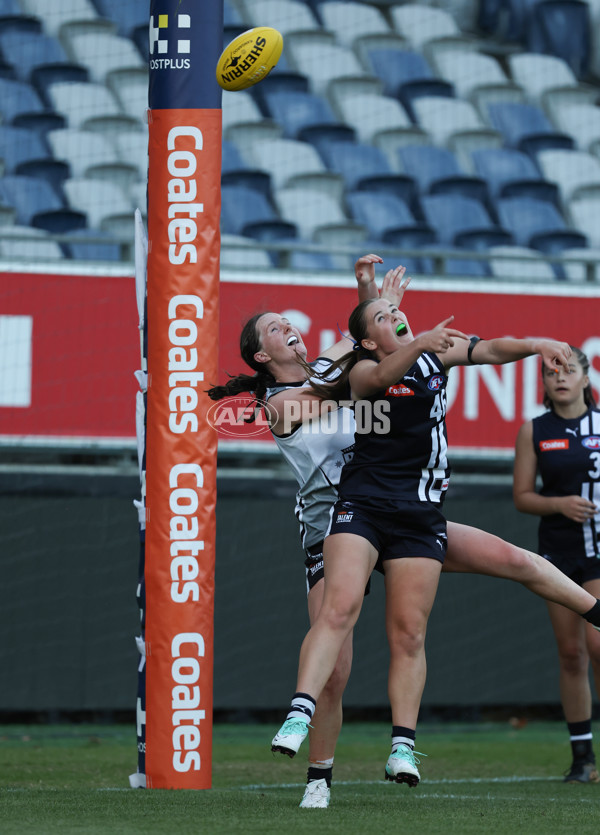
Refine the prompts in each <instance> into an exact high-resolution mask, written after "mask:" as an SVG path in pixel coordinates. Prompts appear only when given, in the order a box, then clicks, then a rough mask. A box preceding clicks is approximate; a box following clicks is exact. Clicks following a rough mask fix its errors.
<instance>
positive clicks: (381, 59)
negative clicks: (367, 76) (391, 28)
mask: <svg viewBox="0 0 600 835" xmlns="http://www.w3.org/2000/svg"><path fill="white" fill-rule="evenodd" d="M368 56H369V62H370V64H371V66H372V68H373V72H374V73H375V74H376V75H377V76H378V77H379V78H380V79H381V80H382V82H383V85H384V86H383V92H384V93H385V95H387V96H393V97H396V98H398V99H399V101H400V102H401V103H402V105H403V106H404V108H405V109H406V112H407V113H408V114H409V116H410V117H411V119H412V120H413V121H416V116H415V113H414V111H413V109H412V101H413V99H415V98H419V97H420V96H448V97H450V98H451V97H453V96H454V87H453V85H452V84H450V83H449V82H448V81H444V80H442V79H441V78H436V76H435V75H434V74H433V72H432V70H431V67H430V66H429V64H428V63H427V61H426V60H425V57H424V56H423V55H421V54H420V53H419V52H413V51H411V50H401V49H397V48H396V49H393V48H387V49H371V50H369V53H368Z"/></svg>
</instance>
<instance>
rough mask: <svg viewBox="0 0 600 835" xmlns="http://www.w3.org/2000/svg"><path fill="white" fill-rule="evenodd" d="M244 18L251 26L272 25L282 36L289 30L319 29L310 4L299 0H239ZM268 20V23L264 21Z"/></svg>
mask: <svg viewBox="0 0 600 835" xmlns="http://www.w3.org/2000/svg"><path fill="white" fill-rule="evenodd" d="M238 5H239V6H240V7H241V9H242V11H243V14H244V20H245V21H247V22H248V23H250V24H251V25H252V26H265V25H268V26H272V27H273V28H274V29H278V30H279V31H280V32H281V34H282V35H283V37H284V38H286V36H288V35H289V34H290V33H291V32H306V31H310V30H311V29H312V30H315V31H320V29H321V26H320V24H319V21H318V20H317V18H316V17H315V15H314V14H313V12H312V10H311V8H310V6H308V5H306V4H305V3H302V2H300V0H286V2H285V3H282V2H281V0H241V3H240V4H238ZM266 20H268V21H269V22H268V24H266V23H265V21H266Z"/></svg>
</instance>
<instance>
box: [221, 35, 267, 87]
mask: <svg viewBox="0 0 600 835" xmlns="http://www.w3.org/2000/svg"><path fill="white" fill-rule="evenodd" d="M282 49H283V38H282V36H281V32H278V31H277V29H272V28H271V27H270V26H257V27H256V28H254V29H248V31H247V32H242V34H241V35H238V36H237V38H234V39H233V40H232V41H231V43H230V44H229V45H228V46H226V47H225V49H224V50H223V52H222V53H221V57H220V58H219V60H218V61H217V81H218V82H219V84H220V85H221V87H222V88H223V89H224V90H245V89H246V88H247V87H252V85H253V84H258V82H259V81H262V80H263V78H266V77H267V75H268V74H269V73H270V72H271V70H272V69H273V67H274V66H275V65H276V64H277V62H278V61H279V59H280V57H281V51H282Z"/></svg>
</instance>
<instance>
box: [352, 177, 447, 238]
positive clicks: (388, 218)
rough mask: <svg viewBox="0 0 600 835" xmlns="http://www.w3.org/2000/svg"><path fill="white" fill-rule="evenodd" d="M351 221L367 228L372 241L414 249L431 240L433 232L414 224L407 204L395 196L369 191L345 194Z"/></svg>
mask: <svg viewBox="0 0 600 835" xmlns="http://www.w3.org/2000/svg"><path fill="white" fill-rule="evenodd" d="M346 201H347V203H348V208H349V209H350V214H351V215H352V218H353V219H354V220H355V221H356V222H357V223H360V224H362V225H363V226H365V227H366V228H367V229H368V232H369V235H370V236H371V237H372V238H373V240H375V241H381V242H382V243H389V244H391V245H393V246H398V247H403V246H404V247H406V248H407V249H409V248H413V249H418V248H419V247H421V246H427V245H428V244H429V243H432V242H433V241H434V240H435V234H434V232H433V230H432V229H431V228H430V227H428V226H426V225H425V224H423V223H421V222H420V221H418V220H417V219H416V218H415V216H414V215H413V213H412V212H411V210H410V208H409V207H408V205H407V204H406V203H405V202H404V201H403V200H400V198H399V197H395V196H394V195H393V194H386V193H381V192H373V191H354V192H351V193H350V194H348V195H346Z"/></svg>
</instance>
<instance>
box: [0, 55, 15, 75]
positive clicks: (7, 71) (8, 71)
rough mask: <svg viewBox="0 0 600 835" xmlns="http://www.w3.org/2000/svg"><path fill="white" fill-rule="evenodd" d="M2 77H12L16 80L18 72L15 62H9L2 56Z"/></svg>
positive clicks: (0, 71) (0, 59)
mask: <svg viewBox="0 0 600 835" xmlns="http://www.w3.org/2000/svg"><path fill="white" fill-rule="evenodd" d="M0 78H10V79H11V80H12V81H16V78H17V73H16V71H15V68H14V66H13V64H8V63H7V62H6V61H5V60H4V59H3V58H2V57H0Z"/></svg>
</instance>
